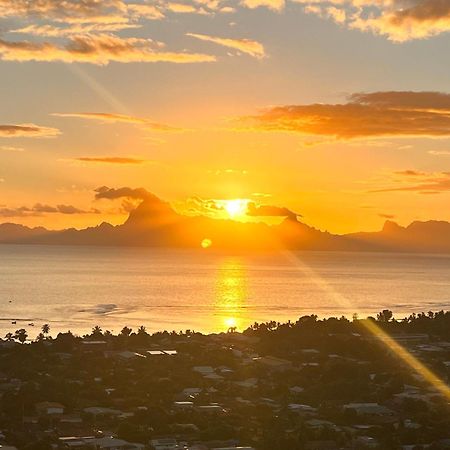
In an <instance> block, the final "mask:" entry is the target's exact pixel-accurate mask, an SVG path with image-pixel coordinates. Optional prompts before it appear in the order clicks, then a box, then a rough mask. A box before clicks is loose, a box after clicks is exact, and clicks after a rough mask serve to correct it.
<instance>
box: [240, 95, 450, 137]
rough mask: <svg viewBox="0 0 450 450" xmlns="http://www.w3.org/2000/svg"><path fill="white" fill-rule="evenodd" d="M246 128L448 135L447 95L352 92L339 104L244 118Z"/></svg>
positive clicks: (344, 133) (287, 108)
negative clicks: (345, 101) (345, 100)
mask: <svg viewBox="0 0 450 450" xmlns="http://www.w3.org/2000/svg"><path fill="white" fill-rule="evenodd" d="M240 123H241V124H243V125H244V126H247V127H248V128H247V129H254V130H265V131H286V132H297V133H302V134H305V135H321V136H333V137H335V138H339V139H352V138H365V137H385V136H393V137H395V136H428V137H448V136H450V94H446V93H441V92H410V91H403V92H373V93H357V94H353V95H351V96H350V97H349V99H348V101H347V103H342V104H308V105H287V106H278V107H272V108H269V109H267V110H265V111H263V112H261V113H260V114H259V115H256V116H250V117H244V118H241V119H240Z"/></svg>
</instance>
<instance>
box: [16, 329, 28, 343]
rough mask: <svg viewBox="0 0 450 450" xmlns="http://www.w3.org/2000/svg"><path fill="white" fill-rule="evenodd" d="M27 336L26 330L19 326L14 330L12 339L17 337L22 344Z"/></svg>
mask: <svg viewBox="0 0 450 450" xmlns="http://www.w3.org/2000/svg"><path fill="white" fill-rule="evenodd" d="M27 337H28V333H27V330H25V328H21V329H20V330H16V332H15V333H14V339H17V340H18V341H19V342H20V343H21V344H23V343H24V342H25V341H26V340H27Z"/></svg>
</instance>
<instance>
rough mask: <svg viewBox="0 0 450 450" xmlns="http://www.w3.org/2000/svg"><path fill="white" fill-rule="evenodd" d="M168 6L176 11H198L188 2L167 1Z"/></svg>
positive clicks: (170, 9)
mask: <svg viewBox="0 0 450 450" xmlns="http://www.w3.org/2000/svg"><path fill="white" fill-rule="evenodd" d="M166 8H167V9H168V10H169V11H172V12H175V13H185V14H186V13H188V14H189V13H196V12H198V9H197V8H196V7H195V6H193V5H188V4H186V3H177V2H167V4H166Z"/></svg>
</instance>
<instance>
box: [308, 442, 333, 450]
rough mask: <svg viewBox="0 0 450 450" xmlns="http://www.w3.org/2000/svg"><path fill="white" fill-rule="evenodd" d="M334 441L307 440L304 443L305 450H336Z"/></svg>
mask: <svg viewBox="0 0 450 450" xmlns="http://www.w3.org/2000/svg"><path fill="white" fill-rule="evenodd" d="M338 448H339V447H338V446H337V444H336V442H335V441H308V442H306V444H305V450H337V449H338Z"/></svg>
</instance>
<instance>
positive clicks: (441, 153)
mask: <svg viewBox="0 0 450 450" xmlns="http://www.w3.org/2000/svg"><path fill="white" fill-rule="evenodd" d="M428 153H429V154H430V155H434V156H450V150H430V151H429V152H428Z"/></svg>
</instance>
